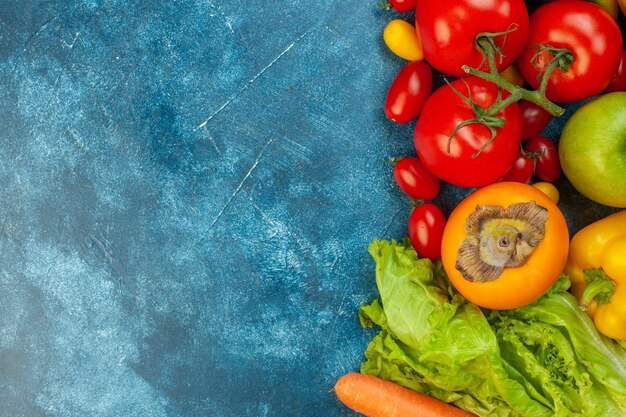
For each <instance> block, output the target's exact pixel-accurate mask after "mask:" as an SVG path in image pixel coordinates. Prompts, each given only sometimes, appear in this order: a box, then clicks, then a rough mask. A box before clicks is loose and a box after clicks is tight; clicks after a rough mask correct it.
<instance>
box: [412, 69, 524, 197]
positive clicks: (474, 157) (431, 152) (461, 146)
mask: <svg viewBox="0 0 626 417" xmlns="http://www.w3.org/2000/svg"><path fill="white" fill-rule="evenodd" d="M466 83H467V84H466ZM451 86H452V87H454V88H455V89H456V90H458V91H459V92H460V93H461V94H463V95H464V96H466V97H468V96H469V91H471V96H472V98H473V100H474V102H475V103H476V104H477V105H478V106H480V107H482V108H483V109H486V108H488V107H489V106H491V105H492V104H493V102H494V101H495V100H496V99H497V97H498V88H497V87H496V85H495V84H493V83H491V82H488V81H484V80H482V79H480V78H477V77H467V78H464V79H459V80H456V81H453V82H452V83H451ZM451 86H450V85H444V86H443V87H441V88H439V89H438V90H437V91H435V92H434V93H433V94H432V95H431V96H430V98H429V99H428V100H427V101H426V104H425V105H424V108H423V109H422V114H421V116H420V118H419V119H418V120H417V124H416V125H415V133H414V139H415V149H416V150H417V154H418V156H419V158H420V160H421V161H422V162H423V163H424V165H425V166H426V168H427V169H428V170H429V171H430V172H432V173H433V174H435V176H437V177H439V178H441V179H442V180H444V181H447V182H449V183H451V184H454V185H458V186H461V187H481V186H483V185H487V184H491V183H493V182H496V181H498V180H499V179H500V178H502V177H503V176H504V174H506V172H507V171H508V170H509V168H510V167H511V164H512V163H513V161H514V160H515V158H516V157H517V156H518V154H519V145H520V141H521V136H522V128H521V113H520V110H519V106H518V105H517V103H513V104H511V105H509V106H507V107H506V108H505V109H504V110H501V111H500V112H499V113H498V116H499V117H501V118H502V119H504V122H505V123H504V126H503V127H500V128H495V131H496V137H495V138H494V139H493V140H492V138H491V131H490V130H489V128H487V127H486V126H485V125H482V124H469V125H466V126H464V127H462V128H460V129H459V130H457V132H456V133H455V134H454V136H453V137H452V139H451V140H448V138H449V137H450V135H451V134H452V132H453V131H454V129H455V128H456V127H457V126H458V125H459V124H460V123H462V122H464V121H467V120H471V119H474V118H476V115H475V113H474V110H473V109H472V107H471V106H470V105H469V104H468V103H467V102H466V101H465V100H463V99H462V98H461V97H459V95H457V93H455V92H454V90H453V89H452V87H451ZM468 86H469V90H468ZM508 95H509V94H508V93H507V92H506V91H502V97H507V96H508ZM448 143H449V151H448ZM483 147H484V149H482V148H483Z"/></svg>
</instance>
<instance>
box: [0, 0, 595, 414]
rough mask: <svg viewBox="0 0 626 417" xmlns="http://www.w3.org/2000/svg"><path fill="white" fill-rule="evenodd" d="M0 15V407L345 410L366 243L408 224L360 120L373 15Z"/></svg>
mask: <svg viewBox="0 0 626 417" xmlns="http://www.w3.org/2000/svg"><path fill="white" fill-rule="evenodd" d="M1 6H2V7H0V204H1V206H0V271H1V274H0V415H2V416H12V417H18V416H28V417H37V416H83V417H86V416H122V415H123V416H129V417H133V416H281V417H282V416H351V415H354V414H353V413H351V412H349V411H347V410H346V409H345V408H344V407H342V406H341V404H339V402H338V401H337V400H336V399H335V397H334V394H333V393H332V392H331V387H332V385H333V383H334V381H335V379H336V378H337V377H338V376H339V375H341V374H343V373H346V372H348V371H353V370H357V369H358V366H359V363H360V361H361V359H362V352H363V350H364V348H365V346H366V344H367V342H368V340H369V339H370V338H371V336H372V333H371V332H365V331H363V330H361V329H360V327H359V324H358V321H357V317H356V310H357V308H358V306H359V305H360V304H362V303H364V302H369V301H370V300H371V299H373V298H374V297H375V296H376V291H375V286H374V281H373V265H372V262H371V261H370V259H369V256H368V255H367V253H366V247H367V245H368V243H369V242H370V241H371V240H372V239H374V238H379V237H385V238H401V237H402V236H403V235H404V231H405V222H406V218H407V216H408V214H409V211H410V205H409V204H407V201H406V200H404V199H403V198H402V196H401V194H400V192H399V191H398V190H397V189H396V188H394V186H393V182H392V177H391V171H390V167H389V166H387V165H385V164H383V163H382V162H381V161H382V160H384V159H386V158H389V157H392V156H397V155H401V154H407V153H411V152H412V144H411V131H412V126H410V125H407V126H398V125H393V124H392V123H390V122H388V121H386V120H385V119H384V116H383V113H382V110H381V104H382V102H383V100H384V95H385V93H386V89H387V86H388V83H389V81H390V80H391V79H392V78H393V75H394V74H395V72H396V71H397V70H398V69H399V67H400V65H401V64H402V62H401V61H400V60H399V59H397V58H394V57H393V56H392V55H391V54H390V53H389V52H388V51H387V50H386V49H385V47H384V45H383V43H382V41H381V39H380V33H381V31H382V28H383V27H384V25H385V23H386V22H387V21H388V20H390V18H391V17H392V16H394V15H393V14H390V13H389V12H385V11H382V10H380V9H379V8H378V7H377V2H375V1H372V2H363V1H361V0H348V1H336V0H334V1H333V0H321V1H316V2H310V1H303V0H291V1H284V0H279V1H276V2H267V1H263V0H249V1H245V2H244V1H225V0H202V1H200V0H198V1H165V0H158V1H149V2H148V1H144V2H142V1H130V0H129V1H125V0H111V1H107V0H85V1H61V0H53V1H32V0H23V1H19V2H10V1H3V2H2V4H1ZM550 129H551V130H550ZM548 134H550V135H551V137H552V138H553V139H556V138H557V137H558V125H557V124H553V125H551V127H550V128H549V129H548ZM559 184H560V186H561V187H562V192H563V190H570V191H571V187H570V186H568V184H567V183H566V182H565V181H564V180H561V181H560V183H559ZM568 187H569V188H568ZM463 193H464V191H459V190H456V189H453V188H452V187H444V192H443V194H442V196H441V197H440V198H439V199H438V200H437V202H438V203H439V204H441V205H442V207H443V208H444V211H445V212H446V213H449V212H450V210H451V208H452V207H453V205H454V204H455V202H456V201H458V198H459V197H460V195H462V194H463ZM562 206H563V208H564V210H565V211H566V213H567V214H568V219H569V220H570V221H571V224H573V225H574V227H580V225H582V224H583V223H585V222H587V221H589V220H590V219H591V218H598V217H600V215H601V214H602V210H601V209H600V208H599V207H597V206H594V205H593V204H589V203H588V202H587V201H586V200H584V199H580V197H578V196H577V195H575V194H574V193H568V191H564V198H563V203H562ZM573 208H576V210H574V209H573ZM574 213H577V214H576V215H574Z"/></svg>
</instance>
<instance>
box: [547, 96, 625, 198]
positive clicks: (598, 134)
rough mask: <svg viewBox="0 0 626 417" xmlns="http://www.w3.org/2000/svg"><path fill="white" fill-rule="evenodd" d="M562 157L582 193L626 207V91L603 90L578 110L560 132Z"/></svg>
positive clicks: (576, 186)
mask: <svg viewBox="0 0 626 417" xmlns="http://www.w3.org/2000/svg"><path fill="white" fill-rule="evenodd" d="M559 159H560V160H561V166H562V168H563V173H564V174H565V176H566V177H567V179H569V181H570V182H571V183H572V185H573V186H574V187H575V188H576V189H577V190H578V191H579V192H580V193H581V194H583V195H584V196H586V197H588V198H589V199H591V200H593V201H595V202H597V203H600V204H604V205H606V206H611V207H626V92H618V93H610V94H604V95H602V96H599V97H597V98H595V99H594V100H592V101H590V102H588V103H586V104H585V105H583V106H582V107H581V108H579V109H578V110H576V111H575V112H574V114H573V115H572V117H571V118H570V119H569V120H568V121H567V123H566V124H565V127H564V128H563V132H562V133H561V140H560V142H559Z"/></svg>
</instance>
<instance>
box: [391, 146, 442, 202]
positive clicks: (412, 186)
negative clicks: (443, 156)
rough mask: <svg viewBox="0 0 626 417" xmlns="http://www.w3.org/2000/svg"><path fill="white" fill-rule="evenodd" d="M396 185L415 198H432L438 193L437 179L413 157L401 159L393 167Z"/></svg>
mask: <svg viewBox="0 0 626 417" xmlns="http://www.w3.org/2000/svg"><path fill="white" fill-rule="evenodd" d="M393 176H394V178H395V179H396V183H398V187H400V189H401V190H402V191H404V193H405V194H406V195H408V196H409V197H411V198H414V199H416V200H432V199H433V198H435V197H437V195H438V194H439V187H440V186H439V179H438V178H437V177H435V176H434V175H433V174H431V173H430V171H428V170H427V169H426V167H425V166H424V165H423V164H422V162H421V161H420V160H419V159H417V158H414V157H408V158H404V159H401V160H400V161H399V162H398V163H397V164H396V166H395V167H394V169H393Z"/></svg>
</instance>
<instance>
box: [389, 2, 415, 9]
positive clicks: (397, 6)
mask: <svg viewBox="0 0 626 417" xmlns="http://www.w3.org/2000/svg"><path fill="white" fill-rule="evenodd" d="M415 1H416V0H389V3H391V7H393V8H394V9H395V10H396V11H398V12H410V11H413V10H415Z"/></svg>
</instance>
